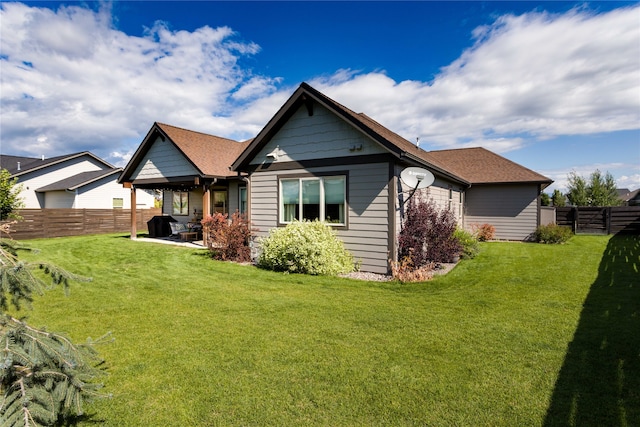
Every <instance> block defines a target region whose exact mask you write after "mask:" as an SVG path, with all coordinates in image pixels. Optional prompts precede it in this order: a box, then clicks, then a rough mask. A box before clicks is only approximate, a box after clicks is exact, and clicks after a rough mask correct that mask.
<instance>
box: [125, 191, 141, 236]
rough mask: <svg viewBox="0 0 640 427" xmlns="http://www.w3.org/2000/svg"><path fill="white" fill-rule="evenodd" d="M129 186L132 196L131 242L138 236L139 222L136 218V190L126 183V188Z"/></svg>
mask: <svg viewBox="0 0 640 427" xmlns="http://www.w3.org/2000/svg"><path fill="white" fill-rule="evenodd" d="M127 184H128V185H127ZM127 186H128V187H129V188H130V194H131V240H135V239H136V237H137V235H138V229H137V226H138V220H137V218H136V214H137V212H136V188H135V187H134V186H133V184H132V183H130V182H125V183H124V187H125V188H127Z"/></svg>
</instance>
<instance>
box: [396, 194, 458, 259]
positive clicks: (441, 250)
mask: <svg viewBox="0 0 640 427" xmlns="http://www.w3.org/2000/svg"><path fill="white" fill-rule="evenodd" d="M455 230H456V221H455V218H454V216H453V213H452V212H451V211H450V210H448V209H443V210H438V208H437V207H436V205H435V203H434V202H433V200H429V201H425V200H423V199H422V198H415V197H413V198H411V199H409V204H408V207H407V212H406V217H405V221H404V225H403V227H402V230H401V231H400V235H399V236H398V259H400V260H402V259H404V258H406V257H408V258H409V259H410V260H411V263H412V265H413V267H414V268H416V269H418V268H420V267H422V266H424V265H427V264H428V263H429V262H436V263H439V262H452V261H453V260H454V258H455V257H457V256H458V255H459V254H460V251H461V250H462V246H461V245H460V243H459V242H458V241H457V240H456V239H455V238H454V237H453V232H454V231H455Z"/></svg>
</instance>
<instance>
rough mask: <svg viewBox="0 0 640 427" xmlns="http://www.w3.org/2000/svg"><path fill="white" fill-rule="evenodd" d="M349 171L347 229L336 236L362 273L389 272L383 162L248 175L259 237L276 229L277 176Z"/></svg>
mask: <svg viewBox="0 0 640 427" xmlns="http://www.w3.org/2000/svg"><path fill="white" fill-rule="evenodd" d="M346 170H348V174H349V178H348V190H347V194H348V200H347V204H348V210H347V212H348V227H347V229H337V234H338V236H339V237H340V239H341V240H342V241H343V242H344V244H345V247H346V249H347V250H349V251H350V252H351V253H352V254H353V256H354V258H355V259H356V260H357V261H358V262H360V268H361V269H362V270H363V271H371V272H377V273H386V272H387V270H388V266H387V264H388V262H387V258H388V254H387V252H388V238H389V233H388V227H389V224H388V221H389V220H388V204H387V202H388V188H387V187H388V185H387V184H388V182H387V174H388V170H389V166H388V165H387V164H386V163H377V164H367V165H335V166H331V167H322V168H313V169H309V170H304V169H295V170H288V171H273V172H269V171H267V172H259V173H254V174H253V175H252V176H251V223H252V225H253V226H254V227H255V229H256V230H257V232H256V234H257V236H258V237H264V236H267V235H268V233H269V230H271V229H272V228H275V227H277V226H278V176H280V177H282V176H285V175H293V174H304V173H326V172H334V171H335V172H342V171H346Z"/></svg>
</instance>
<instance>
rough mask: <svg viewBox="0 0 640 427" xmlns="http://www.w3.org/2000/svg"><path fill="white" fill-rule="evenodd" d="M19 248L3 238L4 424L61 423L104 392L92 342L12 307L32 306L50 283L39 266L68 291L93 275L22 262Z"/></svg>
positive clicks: (0, 351) (0, 341)
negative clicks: (37, 323)
mask: <svg viewBox="0 0 640 427" xmlns="http://www.w3.org/2000/svg"><path fill="white" fill-rule="evenodd" d="M0 227H1V229H0V233H8V231H9V224H4V225H2V226H0ZM20 249H25V248H23V247H21V246H20V245H18V244H17V243H15V242H14V241H13V240H10V239H0V396H1V398H0V399H1V400H0V425H3V426H5V425H6V426H37V425H56V424H59V423H61V422H64V421H65V420H69V419H71V418H73V417H76V416H79V415H82V413H83V404H84V403H85V402H87V401H89V400H91V399H93V398H96V397H99V396H104V395H102V394H100V392H99V389H100V388H101V385H100V384H98V383H96V379H97V378H98V377H99V376H100V375H102V373H103V371H102V370H100V369H99V368H98V363H100V360H99V359H98V357H97V353H96V352H95V350H94V349H93V343H92V342H91V340H88V341H87V343H86V344H84V345H83V344H80V345H78V344H74V343H73V342H71V340H70V339H69V338H67V337H66V336H64V335H62V334H58V333H55V332H48V331H46V330H44V329H39V328H34V327H33V326H30V325H29V324H27V323H26V322H25V321H24V320H23V319H18V318H15V317H13V316H12V315H11V314H9V313H8V312H7V311H8V309H9V308H10V306H11V307H13V308H14V309H16V310H20V309H21V308H22V307H23V306H27V307H28V308H30V305H31V304H30V303H31V302H32V300H33V295H34V294H42V293H43V291H44V290H45V289H46V288H47V287H48V286H47V284H46V283H45V282H44V281H43V280H42V279H41V278H39V277H38V275H39V273H37V272H36V271H37V270H41V271H42V272H43V273H44V274H45V275H48V276H50V278H51V279H52V283H53V285H62V286H63V287H64V289H65V291H67V290H68V287H69V280H76V281H86V280H89V279H85V278H82V277H79V276H76V275H73V274H71V273H69V272H67V271H65V270H63V269H61V268H58V267H56V266H54V265H50V264H47V263H29V262H23V261H21V260H19V259H18V251H19V250H20ZM103 338H106V336H105V337H103Z"/></svg>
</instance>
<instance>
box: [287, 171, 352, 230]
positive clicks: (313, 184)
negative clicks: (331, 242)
mask: <svg viewBox="0 0 640 427" xmlns="http://www.w3.org/2000/svg"><path fill="white" fill-rule="evenodd" d="M346 182H347V180H346V177H345V176H327V177H313V178H283V179H281V180H280V222H282V223H289V222H291V221H293V220H294V219H297V220H303V219H306V220H310V221H313V220H314V219H318V220H320V221H326V222H328V223H331V224H336V225H346V218H345V207H346V205H347V203H346Z"/></svg>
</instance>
